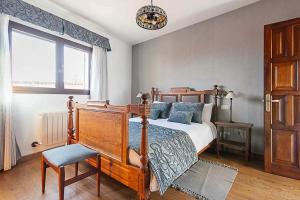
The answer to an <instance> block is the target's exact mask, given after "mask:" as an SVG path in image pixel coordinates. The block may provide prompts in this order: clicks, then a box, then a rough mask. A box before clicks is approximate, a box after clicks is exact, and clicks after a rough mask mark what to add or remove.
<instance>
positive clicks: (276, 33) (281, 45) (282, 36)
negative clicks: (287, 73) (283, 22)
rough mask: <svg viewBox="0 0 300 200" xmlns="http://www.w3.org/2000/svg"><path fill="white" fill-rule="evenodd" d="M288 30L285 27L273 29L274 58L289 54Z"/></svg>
mask: <svg viewBox="0 0 300 200" xmlns="http://www.w3.org/2000/svg"><path fill="white" fill-rule="evenodd" d="M287 49H288V48H287V30H286V28H285V27H283V28H277V29H274V30H273V31H272V58H278V57H284V56H286V55H287Z"/></svg>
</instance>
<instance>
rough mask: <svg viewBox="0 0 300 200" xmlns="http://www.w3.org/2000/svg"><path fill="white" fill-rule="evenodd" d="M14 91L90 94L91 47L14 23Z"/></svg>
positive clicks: (12, 42)
mask: <svg viewBox="0 0 300 200" xmlns="http://www.w3.org/2000/svg"><path fill="white" fill-rule="evenodd" d="M10 40H11V60H12V82H13V87H14V92H19V93H57V94H68V93H72V94H89V72H90V62H91V51H92V50H91V48H89V47H86V46H83V45H80V44H77V43H74V42H71V41H68V40H65V39H62V38H60V37H56V36H53V35H50V34H48V33H44V32H41V31H38V30H35V29H32V28H29V27H26V26H23V25H20V24H17V23H14V22H10Z"/></svg>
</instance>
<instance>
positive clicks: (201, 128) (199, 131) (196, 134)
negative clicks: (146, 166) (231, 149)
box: [129, 117, 217, 192]
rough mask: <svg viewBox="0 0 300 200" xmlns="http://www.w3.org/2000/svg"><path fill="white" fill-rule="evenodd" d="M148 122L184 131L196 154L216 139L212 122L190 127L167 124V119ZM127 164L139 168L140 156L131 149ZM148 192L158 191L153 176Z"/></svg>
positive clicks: (134, 120)
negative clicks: (189, 138)
mask: <svg viewBox="0 0 300 200" xmlns="http://www.w3.org/2000/svg"><path fill="white" fill-rule="evenodd" d="M129 121H133V122H141V118H139V117H136V118H131V119H129ZM148 121H149V123H150V124H154V125H158V126H162V127H166V128H172V129H177V130H182V131H184V132H185V133H187V134H188V135H189V136H190V137H191V140H192V141H193V143H194V145H195V147H196V150H197V152H200V151H201V150H202V149H204V148H205V147H206V146H207V145H208V144H209V143H211V142H212V141H213V140H214V139H215V138H216V137H217V129H216V127H215V125H214V124H213V123H212V122H208V123H206V122H205V123H203V124H199V123H191V124H190V125H187V124H180V123H175V122H168V119H157V120H152V119H148ZM129 163H130V164H131V165H135V166H138V167H140V166H141V162H140V155H139V154H137V153H136V152H135V151H134V150H131V149H130V150H129ZM150 190H151V192H154V191H157V190H158V184H157V180H156V178H155V176H154V175H151V181H150Z"/></svg>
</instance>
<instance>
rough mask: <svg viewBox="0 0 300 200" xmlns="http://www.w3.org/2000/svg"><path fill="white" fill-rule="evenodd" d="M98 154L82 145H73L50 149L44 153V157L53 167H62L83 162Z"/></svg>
mask: <svg viewBox="0 0 300 200" xmlns="http://www.w3.org/2000/svg"><path fill="white" fill-rule="evenodd" d="M97 154H98V153H97V152H96V151H94V150H92V149H89V148H87V147H85V146H83V145H81V144H71V145H65V146H62V147H58V148H54V149H50V150H47V151H44V152H43V156H44V157H45V158H46V159H47V160H48V161H49V162H50V163H52V164H53V165H55V166H57V167H60V166H65V165H70V164H73V163H76V162H81V161H83V160H85V159H86V158H90V157H93V156H96V155H97Z"/></svg>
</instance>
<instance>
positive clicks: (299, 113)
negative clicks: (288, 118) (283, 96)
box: [292, 96, 300, 127]
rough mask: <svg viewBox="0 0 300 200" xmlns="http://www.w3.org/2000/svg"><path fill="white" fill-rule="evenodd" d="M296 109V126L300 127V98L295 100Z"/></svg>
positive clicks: (294, 107) (297, 97) (296, 97)
mask: <svg viewBox="0 0 300 200" xmlns="http://www.w3.org/2000/svg"><path fill="white" fill-rule="evenodd" d="M293 104H294V106H293V108H292V109H294V126H297V127H300V96H295V97H294V98H293Z"/></svg>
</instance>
